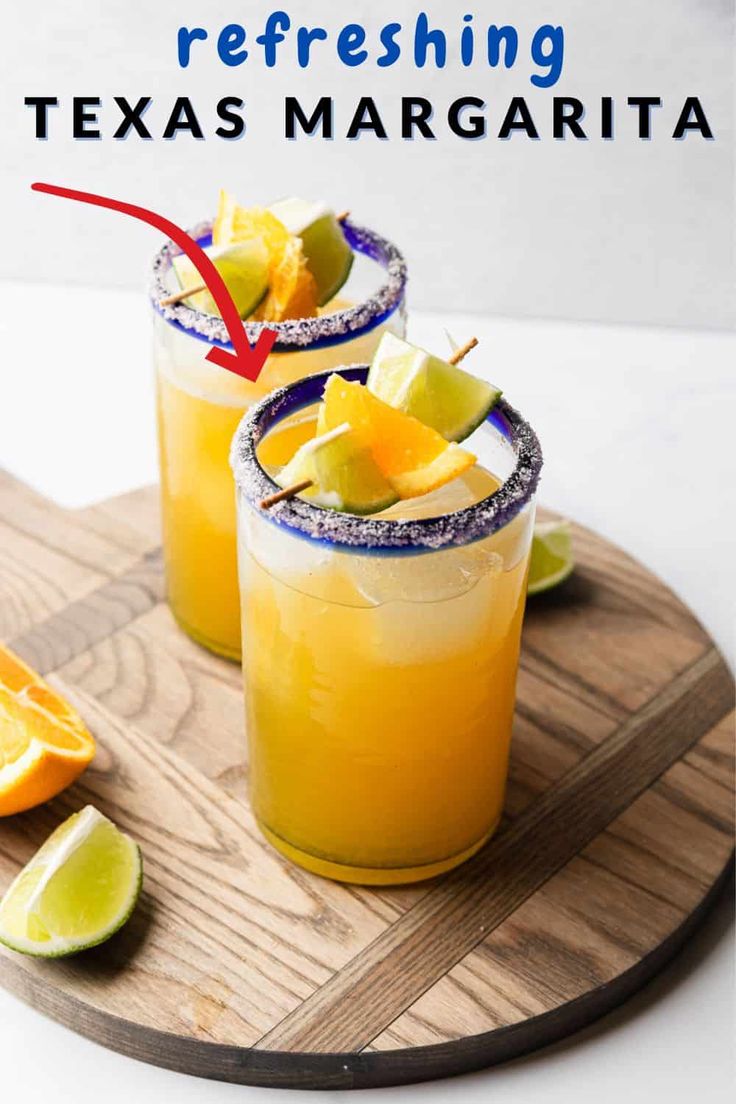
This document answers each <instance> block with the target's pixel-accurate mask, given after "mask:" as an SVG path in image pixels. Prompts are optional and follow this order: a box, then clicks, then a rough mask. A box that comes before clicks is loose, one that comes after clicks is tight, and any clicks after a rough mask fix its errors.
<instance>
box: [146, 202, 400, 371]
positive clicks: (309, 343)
mask: <svg viewBox="0 0 736 1104" xmlns="http://www.w3.org/2000/svg"><path fill="white" fill-rule="evenodd" d="M341 225H342V229H343V233H344V234H345V238H346V239H347V242H348V244H349V245H350V247H351V249H353V250H354V251H355V252H357V253H361V254H363V256H365V257H368V258H369V259H370V260H372V261H375V262H376V264H378V265H380V266H381V267H382V268H383V269H385V271H386V280H385V281H384V283H382V284H381V286H380V287H379V288H378V289H377V290H376V291H375V292H374V293H373V294H372V295H370V296H368V298H366V299H363V300H362V301H361V302H360V303H356V304H354V305H353V306H351V307H346V308H345V309H344V310H340V311H335V312H334V313H332V314H323V315H320V316H319V317H317V318H296V319H290V320H289V321H286V322H244V323H243V328H244V329H245V332H246V334H247V337H248V340H249V341H250V343H251V345H253V344H255V342H256V341H257V340H258V337H259V335H260V334H261V332H262V331H263V330H264V329H269V330H275V331H276V341H275V343H274V346H273V352H274V353H293V352H299V351H300V350H305V349H309V350H312V349H324V348H328V347H329V346H332V345H340V344H342V343H343V342H345V341H352V340H353V339H354V338H356V337H360V336H362V335H363V334H366V333H370V331H371V330H374V329H375V328H376V327H377V326H380V325H382V324H383V323H384V322H386V321H387V320H388V319H389V318H390V317H391V316H392V315H393V314H394V313H395V312H396V311H397V310H398V309H399V308H401V307H402V305H403V302H404V298H405V295H406V284H407V278H408V276H407V268H406V261H405V260H404V257H403V254H402V253H401V251H400V250H399V249H398V248H397V247H396V246H395V245H394V244H393V242H390V241H388V239H387V238H383V237H381V235H380V234H377V233H376V232H375V231H374V230H369V229H368V228H367V227H365V226H358V225H357V224H356V223H354V222H352V221H351V220H350V219H345V220H344V221H343V222H342V224H341ZM189 234H190V236H191V237H193V238H194V240H195V241H196V242H197V243H198V244H199V245H201V246H202V247H203V248H205V249H206V248H207V246H209V245H211V244H212V222H211V221H209V222H202V223H200V224H199V225H198V226H195V227H193V228H192V229H191V230H190V231H189ZM180 252H181V250H180V249H179V248H178V247H177V246H176V245H175V244H174V242H171V241H169V242H166V244H165V245H164V246H162V248H161V249H160V250H159V251H158V253H157V254H156V256H155V257H154V259H153V274H152V278H151V283H150V287H149V298H150V300H151V306H152V307H153V309H154V311H155V312H156V313H157V314H159V315H160V316H161V317H162V318H163V319H164V320H165V321H166V322H167V323H168V324H169V325H170V326H173V327H174V329H177V330H180V331H181V332H182V333H186V334H188V335H189V336H190V337H194V338H196V339H197V340H199V341H204V342H206V344H207V345H210V346H211V345H217V346H219V347H220V348H222V349H228V350H232V344H231V342H230V339H229V335H228V332H227V327H226V326H225V323H224V322H223V321H222V319H221V318H220V317H218V316H216V315H211V314H205V313H204V311H200V310H197V309H196V308H195V307H191V306H189V305H188V304H187V303H186V302H181V303H174V304H172V305H170V306H167V307H162V306H161V300H162V299H164V298H166V296H167V295H169V294H170V290H171V289H170V288H169V287H168V285H167V283H166V276H167V274H168V272H169V270H170V268H171V261H172V258H173V257H174V256H176V255H178V254H179V253H180Z"/></svg>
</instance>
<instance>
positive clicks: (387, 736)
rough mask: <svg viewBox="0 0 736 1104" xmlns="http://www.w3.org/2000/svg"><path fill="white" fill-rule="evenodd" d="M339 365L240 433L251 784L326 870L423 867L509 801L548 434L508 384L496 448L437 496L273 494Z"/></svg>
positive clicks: (491, 437) (289, 841) (288, 394)
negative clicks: (357, 510) (364, 514)
mask: <svg viewBox="0 0 736 1104" xmlns="http://www.w3.org/2000/svg"><path fill="white" fill-rule="evenodd" d="M342 374H344V375H345V376H346V377H347V378H349V379H357V380H360V381H361V382H364V381H365V379H366V374H367V369H366V368H352V369H348V370H346V371H344V372H343V373H342ZM326 378H327V374H324V375H321V376H318V377H314V378H312V379H309V380H304V381H302V382H300V383H297V384H295V385H292V386H290V387H288V388H286V389H284V390H282V391H279V392H276V394H275V395H272V396H269V397H267V398H266V399H264V400H263V401H262V402H261V403H259V404H258V406H257V407H254V408H253V410H252V411H251V412H250V413H249V414H247V415H246V416H245V418H244V419H243V421H242V423H241V425H240V428H239V430H238V433H237V435H236V438H235V440H234V442H233V451H232V464H233V470H234V472H235V477H236V482H237V485H238V549H239V563H240V588H241V602H242V622H243V676H244V685H245V706H246V727H247V736H248V745H249V759H250V768H249V772H250V796H251V802H252V806H253V810H254V812H255V815H256V817H257V819H258V822H259V824H260V826H261V829H262V831H263V833H264V835H265V836H266V837H267V838H268V839H269V840H270V842H271V843H272V844H273V845H274V846H275V847H276V848H278V850H279V851H281V852H282V853H283V854H285V855H287V856H289V858H291V859H293V860H294V861H295V862H297V863H300V864H301V865H302V866H304V867H306V868H307V869H309V870H313V871H316V872H317V873H319V874H322V875H325V876H327V877H332V878H337V879H340V880H343V881H353V882H361V883H372V884H389V883H398V882H410V881H418V880H420V879H423V878H428V877H431V876H432V875H435V874H438V873H441V872H442V871H445V870H449V869H450V868H452V867H453V866H456V865H458V864H459V863H461V862H463V861H464V860H465V859H467V858H469V857H470V856H471V855H472V854H474V853H475V852H476V851H477V850H478V849H479V848H480V847H481V846H482V845H483V844H484V843H485V841H486V840H487V839H489V837H490V836H491V835H492V834H493V832H494V830H495V828H496V826H497V824H498V822H499V819H500V817H501V811H502V807H503V801H504V791H505V786H506V775H507V767H508V755H509V742H510V738H511V726H512V718H513V712H514V699H515V684H516V672H517V665H518V655H519V639H520V632H521V623H522V618H523V613H524V603H525V597H526V580H527V570H528V561H529V550H530V543H531V535H532V526H533V519H534V494H535V489H536V485H537V480H538V478H539V473H540V470H541V464H542V459H541V453H540V450H539V445H538V442H537V439H536V436H535V435H534V432H533V430H532V429H531V428H530V427H529V425H528V424H527V423H526V422H525V421H524V420H523V419H522V418H521V417H520V416H519V415H518V414H517V413H516V412H515V411H514V410H513V409H512V408H511V407H510V406H508V404H506V403H505V402H501V403H500V404H499V406H497V407H496V409H495V410H494V411H493V412H492V413H491V415H490V416H489V418H488V420H487V422H485V423H484V424H483V425H482V426H481V427H480V428H479V429H478V430H477V431H476V432H475V434H473V437H472V438H471V440H470V442H469V447H470V448H471V449H472V450H473V451H474V452H475V454H476V455H477V456H478V457H479V464H477V465H476V466H475V467H474V468H473V469H471V471H470V472H469V473H468V474H467V475H466V476H465V477H463V478H461V479H459V480H456V481H454V482H453V483H452V484H448V485H447V486H446V487H445V488H442V489H441V490H439V491H437V492H435V493H434V494H433V495H431V496H427V497H426V498H425V499H421V500H419V499H417V500H415V501H413V502H405V503H400V504H399V505H398V506H396V507H392V509H391V510H390V511H386V512H385V513H384V514H382V515H378V516H375V517H369V518H361V517H357V516H354V515H348V514H338V513H334V512H332V511H328V510H322V509H319V508H318V507H316V506H314V505H312V504H310V503H308V502H305V501H302V500H300V499H293V500H291V501H287V502H282V503H279V504H278V505H276V506H274V507H272V508H271V509H270V510H263V509H262V508H260V506H259V503H260V501H261V500H262V499H263V498H264V497H265V496H267V495H269V494H271V493H272V492H273V490H274V488H275V484H274V482H273V480H272V479H271V477H270V475H269V471H270V472H273V469H274V468H275V467H276V466H278V464H280V463H283V462H285V460H286V459H287V458H288V454H289V452H290V451H292V450H293V446H294V444H295V443H296V442H297V441H298V439H300V438H301V439H303V438H305V437H306V436H307V435H308V434H309V432H310V431H311V428H312V427H311V422H312V420H313V415H314V409H313V404H314V403H316V402H317V401H318V400H319V398H320V397H321V393H322V389H323V386H324V382H325V379H326ZM310 406H311V407H312V410H310Z"/></svg>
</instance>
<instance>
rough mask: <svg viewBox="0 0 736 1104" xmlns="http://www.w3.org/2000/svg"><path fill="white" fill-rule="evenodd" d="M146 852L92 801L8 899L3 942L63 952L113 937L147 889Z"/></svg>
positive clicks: (1, 908) (1, 907)
mask: <svg viewBox="0 0 736 1104" xmlns="http://www.w3.org/2000/svg"><path fill="white" fill-rule="evenodd" d="M142 874H143V865H142V862H141V854H140V850H139V848H138V846H137V844H135V843H134V842H133V840H132V839H130V837H129V836H125V835H123V833H122V832H119V831H118V829H117V828H116V827H115V825H114V824H113V823H112V821H110V820H108V819H107V817H104V816H103V815H102V813H99V812H98V811H97V809H95V808H94V807H93V806H92V805H87V806H86V808H84V809H82V811H81V812H79V813H75V814H74V815H73V816H70V817H69V819H68V820H65V821H64V823H63V824H61V825H60V826H59V827H58V828H57V829H56V831H55V832H53V833H52V835H51V836H49V838H48V839H47V840H46V842H45V843H44V845H43V846H42V847H41V848H40V850H39V851H37V852H36V854H35V855H34V856H33V858H32V859H31V861H30V862H29V863H28V864H27V865H26V866H24V867H23V869H22V870H21V872H20V874H19V875H18V876H17V878H16V879H15V881H14V882H13V883H12V884H11V886H10V888H9V889H8V891H7V893H6V894H5V896H4V897H3V899H2V901H0V942H1V943H4V944H5V945H6V946H8V947H10V948H12V950H14V951H19V952H20V953H21V954H28V955H36V956H37V957H40V958H59V957H61V956H62V955H69V954H74V953H75V952H76V951H82V950H85V949H86V948H87V947H94V946H96V945H97V944H98V943H103V942H104V941H105V940H106V939H109V938H110V936H111V935H113V934H114V933H115V932H116V931H117V930H118V929H119V928H121V927H122V926H123V924H124V923H125V921H126V920H127V919H128V917H129V916H130V914H131V913H132V911H133V909H134V907H135V903H136V901H137V900H138V895H139V893H140V888H141V880H142Z"/></svg>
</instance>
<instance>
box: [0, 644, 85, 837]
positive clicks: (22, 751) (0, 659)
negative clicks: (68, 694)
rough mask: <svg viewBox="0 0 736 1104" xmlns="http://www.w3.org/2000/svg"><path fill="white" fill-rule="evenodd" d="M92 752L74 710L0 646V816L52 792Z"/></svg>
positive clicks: (70, 777)
mask: <svg viewBox="0 0 736 1104" xmlns="http://www.w3.org/2000/svg"><path fill="white" fill-rule="evenodd" d="M94 754H95V742H94V739H93V738H92V736H91V735H90V733H89V732H88V731H87V729H86V728H85V725H84V722H83V721H82V718H81V717H80V716H79V714H78V713H77V711H76V710H75V709H73V708H72V707H71V706H70V705H69V704H68V703H67V702H65V701H64V699H63V698H62V697H60V696H59V694H57V693H56V691H55V690H52V689H51V687H50V686H49V685H48V684H47V683H46V682H44V680H43V679H42V678H41V677H40V675H37V674H36V673H35V671H32V670H31V668H30V667H27V666H26V664H25V663H23V661H22V660H21V659H19V658H18V656H16V655H14V654H13V652H11V651H10V649H9V648H6V647H4V646H3V645H0V816H9V815H10V814H11V813H21V812H23V811H24V810H26V809H32V808H33V807H34V805H40V804H41V802H43V801H48V800H49V799H50V798H52V797H55V796H56V794H58V793H60V792H61V791H62V790H63V789H65V788H66V787H67V786H68V785H70V783H72V782H73V781H74V779H75V778H77V777H78V776H79V775H80V774H81V773H82V771H83V770H84V769H85V767H87V766H88V764H89V763H90V762H91V760H92V758H93V756H94Z"/></svg>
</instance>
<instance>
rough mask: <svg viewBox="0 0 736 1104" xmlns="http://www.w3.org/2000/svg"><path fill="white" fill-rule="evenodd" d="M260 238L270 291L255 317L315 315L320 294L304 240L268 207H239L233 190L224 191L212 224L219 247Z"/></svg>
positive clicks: (272, 318) (273, 319)
mask: <svg viewBox="0 0 736 1104" xmlns="http://www.w3.org/2000/svg"><path fill="white" fill-rule="evenodd" d="M253 238H259V239H260V240H261V241H262V242H263V244H264V245H265V246H266V249H267V250H268V255H269V260H270V265H269V281H268V282H269V291H268V294H267V295H266V297H265V299H264V300H263V302H262V303H261V304H260V305H259V306H258V308H257V310H256V311H255V313H254V314H253V315H252V318H253V319H255V320H256V321H263V322H283V321H284V320H285V319H288V318H314V316H315V315H316V314H317V306H318V304H317V300H318V297H319V293H318V290H317V283H316V281H315V279H314V276H313V275H312V273H311V272H310V271H309V269H308V268H307V262H306V258H305V256H304V250H303V247H302V242H301V239H300V238H298V237H296V236H295V235H293V234H290V233H289V231H288V230H287V229H286V227H285V226H284V224H283V222H281V221H280V220H279V219H278V218H276V216H275V215H274V214H272V212H271V211H269V210H267V209H266V208H265V207H239V206H238V204H237V203H236V202H235V200H234V198H233V197H232V195H230V193H229V192H225V191H221V192H220V202H219V206H218V210H217V216H216V218H215V221H214V223H213V226H212V242H213V245H216V246H224V245H233V244H235V243H237V242H244V241H249V240H250V239H253Z"/></svg>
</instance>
